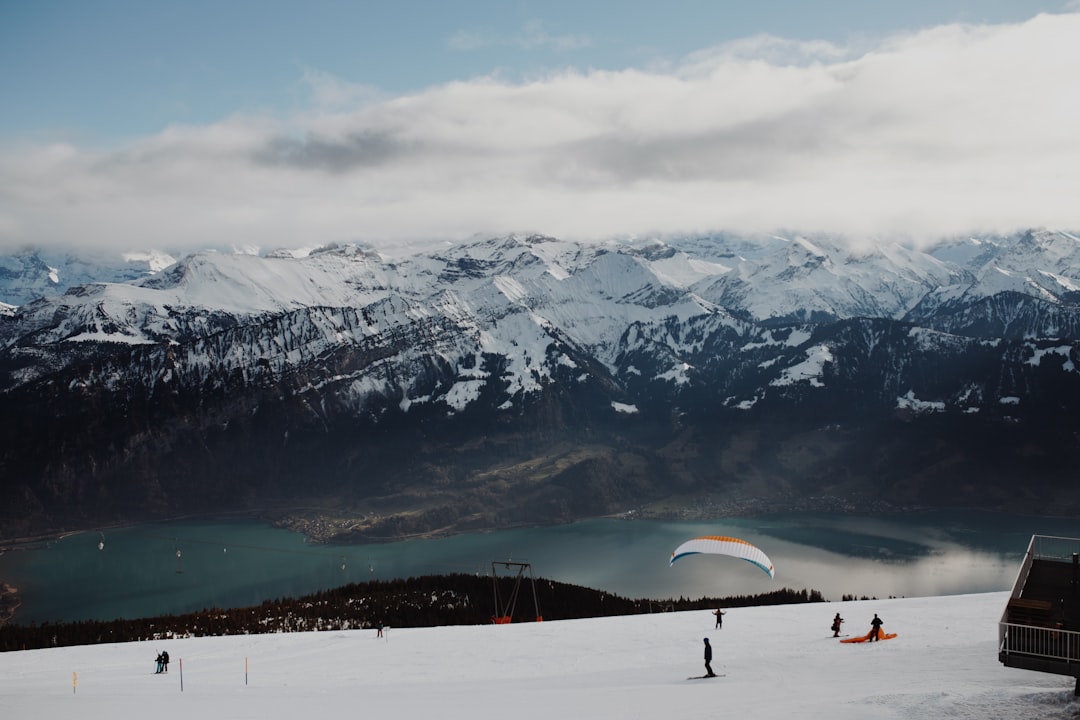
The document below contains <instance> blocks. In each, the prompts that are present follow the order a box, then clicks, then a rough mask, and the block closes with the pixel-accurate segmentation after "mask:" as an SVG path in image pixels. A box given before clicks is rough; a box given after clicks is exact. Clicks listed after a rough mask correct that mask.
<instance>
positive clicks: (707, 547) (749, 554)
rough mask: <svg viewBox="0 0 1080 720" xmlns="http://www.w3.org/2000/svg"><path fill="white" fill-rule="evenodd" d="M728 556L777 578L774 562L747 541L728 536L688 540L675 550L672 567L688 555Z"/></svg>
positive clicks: (708, 536) (706, 536)
mask: <svg viewBox="0 0 1080 720" xmlns="http://www.w3.org/2000/svg"><path fill="white" fill-rule="evenodd" d="M698 554H706V555H727V556H729V557H734V558H739V559H740V560H745V561H746V562H748V563H750V564H752V565H756V566H757V567H758V568H760V569H761V571H762V572H764V573H765V574H766V575H768V576H769V577H770V578H771V577H774V576H775V572H774V571H773V564H772V560H770V559H769V556H768V555H766V554H765V553H763V552H762V551H761V549H760V548H758V547H757V546H755V545H751V544H750V543H748V542H746V541H745V540H740V539H739V538H733V537H727V536H726V535H702V536H701V537H696V538H694V539H693V540H687V541H686V542H684V543H683V544H682V545H680V546H679V547H677V548H675V552H673V553H671V562H670V563H669V566H670V565H674V564H675V561H676V560H678V559H680V558H683V557H686V556H687V555H698Z"/></svg>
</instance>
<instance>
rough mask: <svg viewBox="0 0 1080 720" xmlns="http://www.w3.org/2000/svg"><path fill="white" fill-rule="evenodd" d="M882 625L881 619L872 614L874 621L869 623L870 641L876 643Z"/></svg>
mask: <svg viewBox="0 0 1080 720" xmlns="http://www.w3.org/2000/svg"><path fill="white" fill-rule="evenodd" d="M883 624H884V621H882V619H881V618H879V617H878V616H877V613H874V619H873V620H871V621H870V640H871V641H876V640H877V639H878V637H879V636H880V635H881V626H882V625H883Z"/></svg>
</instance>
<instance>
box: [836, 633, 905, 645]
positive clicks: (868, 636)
mask: <svg viewBox="0 0 1080 720" xmlns="http://www.w3.org/2000/svg"><path fill="white" fill-rule="evenodd" d="M873 636H874V631H873V630H871V631H870V632H868V633H866V634H865V635H860V636H859V637H853V638H847V639H845V640H841V641H840V642H842V643H862V642H870V640H871V638H872V637H873ZM894 637H896V633H883V632H881V631H880V630H878V640H892V639H893V638H894Z"/></svg>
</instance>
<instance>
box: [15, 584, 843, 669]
mask: <svg viewBox="0 0 1080 720" xmlns="http://www.w3.org/2000/svg"><path fill="white" fill-rule="evenodd" d="M534 598H535V600H534ZM824 601H825V598H824V597H822V595H821V593H820V592H819V591H817V590H792V589H789V588H783V589H780V590H775V591H773V592H768V593H762V594H758V595H737V596H731V597H724V598H710V597H702V598H698V599H696V600H691V599H688V598H683V597H680V598H678V599H667V600H641V599H636V600H635V599H628V598H624V597H620V596H618V595H613V594H611V593H608V592H604V591H602V590H594V589H591V588H585V587H581V586H578V585H570V584H567V583H561V582H556V581H554V580H547V579H544V578H537V579H535V581H534V580H532V579H525V580H518V579H515V578H510V577H497V578H493V577H491V576H484V575H466V574H455V575H428V576H423V577H415V578H408V579H399V580H373V581H371V582H364V583H350V584H348V585H343V586H341V587H337V588H333V589H330V590H323V591H320V592H316V593H312V594H310V595H305V596H303V597H298V598H278V599H274V600H267V601H265V602H263V603H262V604H261V605H256V606H251V607H242V608H229V609H224V608H206V609H203V610H200V611H198V612H193V613H186V614H182V615H165V616H161V617H152V618H137V619H116V620H109V621H102V620H81V621H76V622H56V623H49V622H45V623H40V624H39V623H33V624H30V625H18V624H11V623H9V624H7V625H5V626H3V627H0V651H4V652H6V651H12V650H30V649H36V648H46V647H60V646H69V645H94V644H98V643H113V642H133V641H141V640H162V639H168V638H178V637H205V636H214V635H250V634H261V633H280V632H304V631H323V630H357V629H363V628H373V627H378V626H380V625H382V626H385V627H434V626H438V625H479V624H486V623H491V622H494V621H495V620H496V618H502V617H504V616H505V617H509V618H510V621H512V622H533V621H536V620H537V619H540V618H542V619H544V620H571V619H578V618H591V617H604V616H611V615H635V614H642V613H652V612H676V611H683V610H701V609H708V608H718V607H746V606H754V605H789V604H792V603H805V602H824Z"/></svg>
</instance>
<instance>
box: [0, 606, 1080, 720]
mask: <svg viewBox="0 0 1080 720" xmlns="http://www.w3.org/2000/svg"><path fill="white" fill-rule="evenodd" d="M1006 599H1007V593H1002V592H998V593H988V594H979V595H959V596H949V597H932V598H910V599H892V600H874V601H860V602H844V603H840V602H836V603H817V604H810V605H790V606H772V607H753V608H730V609H728V611H727V615H726V616H725V618H724V626H723V628H722V629H721V630H715V629H714V626H713V623H714V618H713V615H712V613H711V612H710V611H708V610H702V611H695V612H683V613H664V614H653V615H643V616H633V617H613V618H598V619H590V620H573V621H546V622H543V623H522V624H514V625H498V626H496V625H491V626H451V627H439V628H417V629H411V628H391V629H389V630H388V631H387V633H386V636H385V637H384V638H381V639H380V638H377V637H376V632H375V630H356V631H347V632H323V633H294V634H279V635H248V636H236V637H214V638H190V639H180V640H169V641H162V642H140V643H125V644H113V645H98V646H84V647H73V648H54V649H48V650H34V651H23V652H11V653H3V654H0V717H2V718H5V720H16V719H21V718H54V717H69V718H85V719H87V720H125V719H128V718H130V719H132V720H135V719H136V718H138V719H140V720H141V719H142V718H147V717H153V718H154V719H155V720H168V719H169V718H184V719H185V720H201V719H204V718H206V719H208V718H259V719H260V720H266V719H267V718H307V717H314V716H318V717H359V718H403V719H405V718H428V719H431V720H436V719H437V720H459V719H460V720H476V719H478V718H492V719H495V718H514V719H515V720H530V719H534V718H535V719H537V720H540V719H543V720H571V719H573V718H620V719H628V718H655V719H657V720H668V719H681V718H713V717H715V718H721V717H722V718H738V720H750V719H752V718H783V719H785V720H786V719H788V718H800V719H801V720H805V719H808V718H828V719H829V720H844V719H847V718H850V719H852V720H856V719H857V720H868V719H874V718H973V719H974V718H977V719H978V720H990V719H991V718H1016V719H1017V720H1038V719H1040V718H1061V717H1075V716H1077V715H1078V714H1080V702H1077V701H1076V700H1075V699H1074V698H1073V694H1072V691H1073V681H1072V679H1071V678H1067V677H1061V676H1056V675H1044V674H1039V673H1032V672H1026V671H1021V670H1015V669H1011V668H1005V667H1004V666H1002V665H1001V664H1000V663H998V661H997V652H996V644H997V635H996V633H997V620H998V618H999V616H1000V613H1001V610H1002V608H1003V606H1004V604H1005V601H1006ZM836 612H839V613H840V614H841V616H843V617H844V619H845V620H846V622H845V624H844V625H843V632H845V633H848V634H849V635H856V634H863V633H865V632H866V631H867V630H869V621H870V619H871V618H872V617H873V614H874V613H875V612H876V613H878V614H879V615H880V616H881V618H882V619H883V620H884V622H885V625H884V628H883V629H884V630H885V631H887V632H896V633H898V634H899V636H898V637H897V638H896V639H894V640H891V641H889V642H882V643H862V644H855V645H844V644H841V643H840V642H839V641H838V640H836V639H834V638H833V637H832V632H831V631H830V630H829V625H830V623H831V621H832V617H833V615H834V614H835V613H836ZM703 637H709V638H710V641H711V643H712V645H713V647H714V659H713V668H714V670H715V671H716V672H717V673H722V674H723V675H724V677H719V678H715V679H709V680H696V681H689V680H687V678H688V677H690V676H695V675H701V674H702V672H703V671H704V667H703V657H702V651H703V643H702V638H703ZM160 650H168V651H169V653H170V655H171V657H172V665H171V666H170V671H169V673H168V674H167V675H155V674H154V673H153V669H154V658H155V656H156V655H157V653H158V652H159V651H160ZM245 663H246V664H247V666H246V667H247V675H246V677H245ZM73 673H77V678H73ZM73 679H77V685H73ZM181 682H182V685H183V688H182V689H181Z"/></svg>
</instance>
